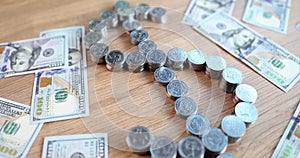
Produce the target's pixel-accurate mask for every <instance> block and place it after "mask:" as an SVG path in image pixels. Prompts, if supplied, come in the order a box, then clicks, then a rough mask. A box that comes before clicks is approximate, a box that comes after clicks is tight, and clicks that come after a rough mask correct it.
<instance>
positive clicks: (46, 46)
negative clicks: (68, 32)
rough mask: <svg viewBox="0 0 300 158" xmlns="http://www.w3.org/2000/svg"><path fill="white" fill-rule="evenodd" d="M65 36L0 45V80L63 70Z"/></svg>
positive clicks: (65, 56)
mask: <svg viewBox="0 0 300 158" xmlns="http://www.w3.org/2000/svg"><path fill="white" fill-rule="evenodd" d="M67 41H68V39H67V37H66V36H65V35H60V36H55V37H48V38H37V39H30V40H23V41H16V42H9V43H1V44H0V78H5V77H9V76H17V75H23V74H29V73H34V72H38V71H44V70H53V69H60V68H64V67H65V66H66V65H67V62H68V56H67V51H68V47H67V44H68V43H67Z"/></svg>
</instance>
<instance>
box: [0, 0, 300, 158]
mask: <svg viewBox="0 0 300 158" xmlns="http://www.w3.org/2000/svg"><path fill="white" fill-rule="evenodd" d="M129 1H130V2H131V4H133V5H135V4H137V3H141V2H144V3H148V4H150V5H151V6H162V7H165V8H168V11H169V12H168V13H169V17H170V19H169V22H168V23H167V24H154V23H151V22H144V23H143V24H144V26H146V27H145V29H146V30H147V31H148V32H149V34H150V36H151V39H152V40H154V41H155V42H156V43H158V45H159V48H160V49H162V50H164V51H167V50H168V49H170V48H172V47H181V48H183V49H185V50H186V51H190V50H192V49H200V50H202V51H204V52H205V53H206V54H208V55H213V54H217V55H221V56H222V57H223V58H225V60H226V61H227V63H228V66H230V67H236V68H238V69H240V70H241V71H242V72H243V74H244V81H243V83H247V84H250V85H253V86H254V87H255V88H256V89H257V91H258V94H259V98H258V100H257V102H256V104H255V105H256V106H257V108H258V110H259V118H258V120H257V121H256V122H255V124H253V125H251V126H250V127H249V128H248V129H247V133H246V134H245V136H244V137H243V138H242V140H241V141H239V142H237V143H235V144H230V145H229V146H228V149H227V151H228V152H231V153H233V154H235V155H236V156H237V157H243V158H248V157H249V158H250V157H253V156H254V155H255V157H258V158H264V157H270V156H271V154H272V152H273V151H274V149H275V147H276V145H277V143H278V141H279V139H280V137H281V135H282V134H283V132H284V130H285V127H286V126H287V124H288V122H289V120H290V118H291V116H292V114H293V113H294V111H295V109H296V107H297V104H298V102H299V99H300V98H299V96H300V95H299V93H300V91H299V90H300V83H299V82H298V83H297V84H296V85H295V86H294V87H293V88H292V89H291V90H290V91H289V92H288V93H284V92H283V91H281V90H279V89H278V88H277V87H275V86H274V85H273V84H271V83H270V82H268V81H267V80H266V79H264V78H263V77H261V76H260V75H259V74H257V73H255V72H254V71H253V70H252V69H251V68H249V67H248V66H246V65H245V64H243V63H242V62H240V61H239V60H238V59H236V58H234V57H233V56H231V55H230V54H228V53H226V51H224V50H222V49H221V48H219V47H217V46H216V45H214V44H213V43H212V42H210V41H209V40H207V39H206V38H205V37H203V36H201V35H200V34H198V33H196V32H195V31H193V30H192V29H191V28H190V27H187V26H185V25H182V24H181V23H180V21H181V19H182V15H183V13H184V11H185V9H186V7H187V5H188V1H187V0H173V1H166V0H151V1H150V0H145V1H139V0H129ZM113 3H114V1H111V0H85V1H82V0H51V1H49V0H26V1H15V0H2V1H0V6H1V10H0V15H1V22H0V42H1V43H2V42H9V41H16V40H22V39H27V38H35V37H38V36H39V32H41V31H44V30H48V29H54V28H61V27H69V26H79V25H84V26H85V27H86V30H88V29H87V24H88V22H89V21H90V20H92V19H96V18H98V15H99V13H100V12H101V11H104V10H108V9H112V6H113ZM245 3H246V1H243V0H239V1H237V2H236V6H235V8H234V12H233V16H235V17H236V18H237V19H241V18H242V15H243V12H244V7H245ZM297 8H300V1H297V0H293V1H292V6H291V14H290V20H289V27H288V32H287V34H281V33H277V32H273V31H269V30H265V29H263V28H259V27H256V26H253V25H249V24H246V25H247V26H249V27H250V28H252V29H254V30H256V31H257V32H258V33H260V34H262V35H263V36H266V37H268V38H270V39H271V40H273V41H275V42H277V43H278V44H279V45H281V46H283V47H284V48H286V49H287V50H289V51H290V52H292V53H293V54H295V55H296V56H298V57H300V51H299V50H300V32H299V31H298V30H296V28H295V24H296V23H297V22H298V21H300V17H299V16H298V15H299V12H298V11H297ZM120 30H121V29H119V30H115V32H111V33H110V35H111V36H112V37H114V40H108V41H109V43H110V49H111V50H112V49H119V50H122V51H124V52H128V51H129V50H134V49H136V47H133V46H132V45H131V44H130V39H129V37H128V35H126V34H123V32H122V31H120ZM117 35H118V36H117ZM110 39H112V38H110ZM88 75H89V78H88V79H89V97H90V111H91V114H90V116H89V117H86V118H82V119H72V120H66V121H58V122H52V123H46V124H44V126H43V128H42V130H41V132H40V133H39V135H38V137H37V139H36V140H35V142H34V143H33V146H32V148H31V150H30V152H29V154H28V157H32V158H36V157H41V154H42V153H41V152H42V147H43V139H44V137H46V136H56V135H69V134H83V133H91V132H107V133H108V134H109V145H110V148H109V157H111V158H116V157H117V158H128V157H130V158H138V157H139V156H138V155H135V154H132V153H131V152H127V151H124V150H127V146H126V143H125V136H126V134H127V131H128V130H129V129H130V128H131V127H133V126H136V125H143V126H147V127H149V128H150V129H151V130H152V131H153V133H154V134H155V135H156V136H160V135H168V136H170V137H172V138H174V140H175V141H176V142H178V141H179V140H180V138H182V137H183V136H186V135H187V133H186V132H185V122H184V120H182V119H180V118H178V117H177V116H176V113H175V110H174V108H173V104H174V101H172V100H170V99H169V98H167V96H166V93H165V87H163V86H161V85H159V84H156V83H154V79H153V73H152V72H142V73H135V74H132V73H129V72H126V71H124V72H114V73H112V72H109V71H107V70H106V68H105V65H95V64H93V63H92V62H91V60H90V58H89V54H88ZM176 75H177V78H178V79H181V80H183V81H185V82H186V83H187V84H188V86H189V87H190V90H189V93H188V96H190V97H192V98H194V99H195V100H196V102H197V103H198V106H199V110H198V112H199V113H201V114H203V115H206V116H207V117H208V118H209V120H210V121H211V122H212V125H213V126H215V127H218V126H219V125H220V120H221V119H222V118H223V117H224V116H226V115H229V114H231V113H232V111H233V103H232V101H231V95H230V94H224V93H221V92H220V91H219V90H218V87H217V83H216V82H215V81H211V80H210V79H208V78H207V77H206V76H205V75H204V73H203V72H194V71H192V70H185V71H178V72H176ZM33 79H34V76H33V74H30V75H24V76H17V77H10V78H6V79H0V96H1V97H4V98H7V99H11V100H14V101H17V102H20V103H24V104H27V105H30V102H31V94H32V87H33ZM119 149H122V150H119ZM144 157H147V156H144ZM148 157H150V156H148Z"/></svg>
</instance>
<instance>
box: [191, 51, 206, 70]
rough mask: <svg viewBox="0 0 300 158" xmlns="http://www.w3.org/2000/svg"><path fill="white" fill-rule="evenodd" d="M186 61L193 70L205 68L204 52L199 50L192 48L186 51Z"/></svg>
mask: <svg viewBox="0 0 300 158" xmlns="http://www.w3.org/2000/svg"><path fill="white" fill-rule="evenodd" d="M188 61H189V63H190V65H191V66H192V68H193V69H194V70H195V71H202V70H204V69H205V62H206V54H205V53H203V52H201V51H200V50H192V51H190V52H189V53H188Z"/></svg>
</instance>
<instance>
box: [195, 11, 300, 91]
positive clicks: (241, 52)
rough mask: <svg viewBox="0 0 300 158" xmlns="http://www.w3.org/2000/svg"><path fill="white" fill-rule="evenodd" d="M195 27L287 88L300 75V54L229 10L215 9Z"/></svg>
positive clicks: (274, 82) (279, 85)
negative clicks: (286, 47) (245, 22)
mask: <svg viewBox="0 0 300 158" xmlns="http://www.w3.org/2000/svg"><path fill="white" fill-rule="evenodd" d="M194 29H196V30H197V31H198V32H200V33H201V34H203V35H204V36H206V37H207V38H209V39H210V40H212V41H213V42H215V43H217V44H218V45H219V46H221V47H222V48H224V49H225V50H227V51H228V52H229V53H230V54H232V55H233V56H235V57H237V58H239V59H240V60H242V61H243V62H244V63H245V64H247V65H248V66H250V67H251V68H252V69H254V70H255V71H256V72H258V73H259V74H260V75H262V76H263V77H265V78H266V79H268V80H269V81H270V82H272V83H273V84H275V85H276V86H278V87H279V88H280V89H282V90H283V91H285V92H287V91H288V90H289V89H291V88H292V87H293V85H294V84H295V83H296V82H297V81H298V80H299V78H300V59H299V58H298V57H297V56H295V55H293V54H292V53H290V52H288V51H287V50H285V49H284V48H282V47H281V46H279V45H277V44H276V43H275V42H273V41H271V40H269V39H267V38H265V37H262V36H261V35H259V34H258V33H256V32H254V31H253V30H251V29H250V28H248V27H246V26H244V25H243V24H242V23H241V22H239V21H238V20H236V19H235V18H233V17H232V16H230V15H228V14H226V13H223V12H218V13H215V14H213V15H211V16H210V17H208V18H206V19H205V20H204V21H203V22H202V23H200V24H199V25H198V26H195V27H194Z"/></svg>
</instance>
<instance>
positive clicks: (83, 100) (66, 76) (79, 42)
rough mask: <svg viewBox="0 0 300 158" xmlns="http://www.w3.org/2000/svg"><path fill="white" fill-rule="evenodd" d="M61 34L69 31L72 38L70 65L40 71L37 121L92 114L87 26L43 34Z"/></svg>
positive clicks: (35, 99) (34, 102)
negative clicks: (89, 90)
mask: <svg viewBox="0 0 300 158" xmlns="http://www.w3.org/2000/svg"><path fill="white" fill-rule="evenodd" d="M60 34H66V35H67V36H68V39H69V53H68V54H69V67H68V68H65V69H60V70H52V71H44V72H38V73H36V75H35V80H34V88H33V94H32V102H31V107H32V110H31V117H30V120H31V121H32V122H33V123H40V122H52V121H58V120H66V119H72V118H78V117H85V116H88V115H89V101H88V80H87V69H86V66H87V63H86V52H85V45H84V43H83V36H84V27H70V28H64V29H56V30H49V31H45V32H42V33H41V36H42V37H49V36H56V35H60Z"/></svg>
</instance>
